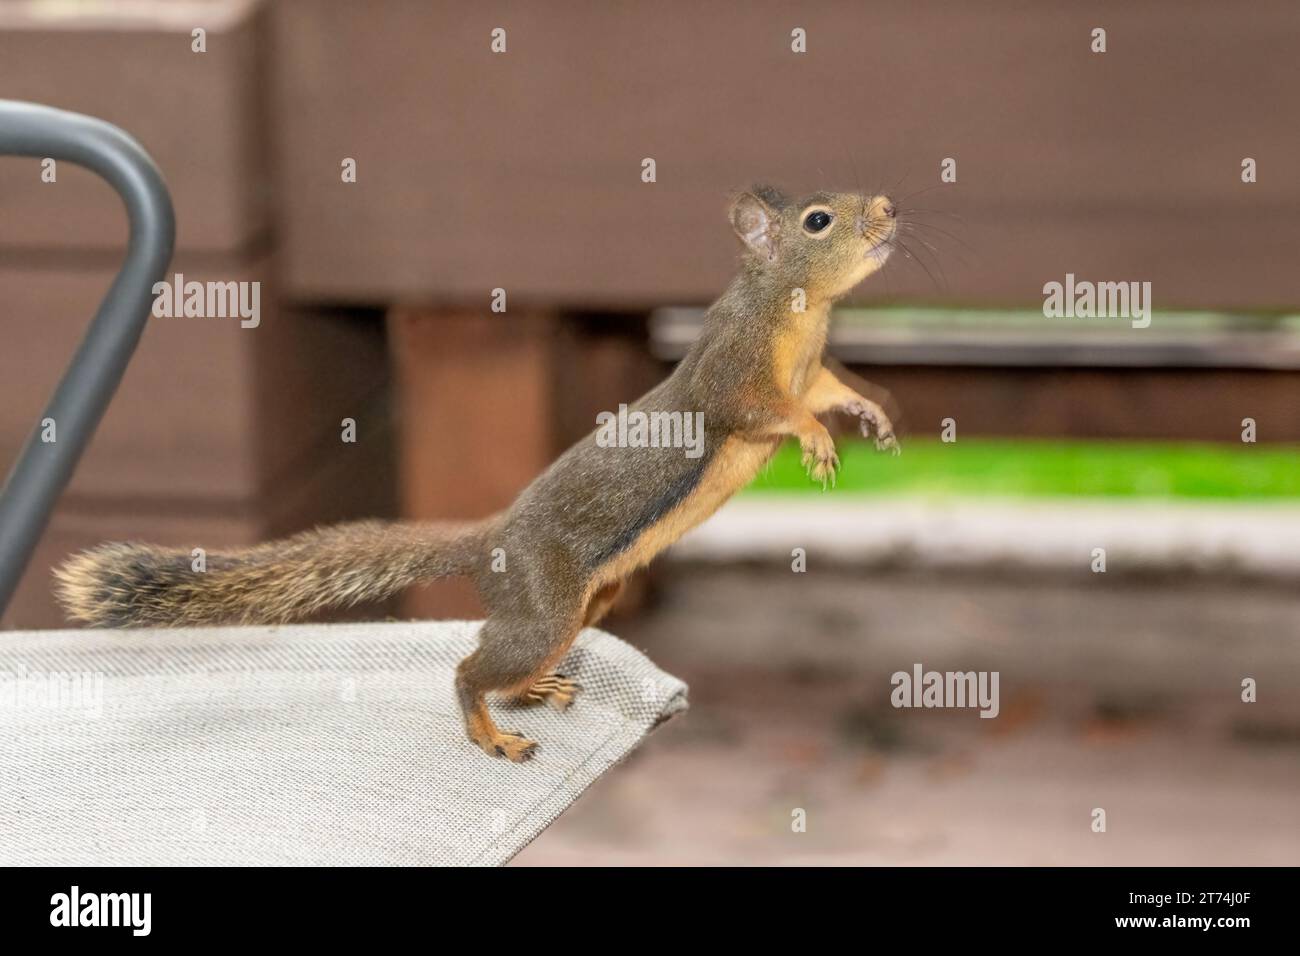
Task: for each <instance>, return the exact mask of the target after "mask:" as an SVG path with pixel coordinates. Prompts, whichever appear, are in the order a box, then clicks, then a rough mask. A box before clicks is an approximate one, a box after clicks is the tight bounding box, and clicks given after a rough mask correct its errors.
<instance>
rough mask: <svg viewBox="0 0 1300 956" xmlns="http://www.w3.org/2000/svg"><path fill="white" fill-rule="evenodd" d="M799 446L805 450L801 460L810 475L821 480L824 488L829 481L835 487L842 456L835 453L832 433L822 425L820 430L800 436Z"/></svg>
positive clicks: (815, 479)
mask: <svg viewBox="0 0 1300 956" xmlns="http://www.w3.org/2000/svg"><path fill="white" fill-rule="evenodd" d="M799 447H800V448H801V449H802V450H803V458H802V459H801V462H802V464H803V467H804V470H805V471H807V472H808V477H809V478H811V479H812V480H813V481H820V482H821V483H822V488H825V487H826V483H827V482H828V481H829V482H830V483H831V486H832V487H834V485H835V473H836V471H838V470H839V467H840V456H839V455H837V454H835V442H834V440H833V439H832V438H831V433H830V432H829V431H827V430H826V428H825V427H822V428H821V430H820V431H815V432H811V433H809V434H807V435H803V436H801V437H800V438H799Z"/></svg>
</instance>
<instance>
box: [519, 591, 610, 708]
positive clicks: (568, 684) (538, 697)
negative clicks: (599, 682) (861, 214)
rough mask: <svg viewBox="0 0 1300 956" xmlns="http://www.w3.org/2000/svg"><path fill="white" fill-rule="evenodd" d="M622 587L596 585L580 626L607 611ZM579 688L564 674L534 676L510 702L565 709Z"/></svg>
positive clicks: (579, 686) (592, 621) (580, 686)
mask: <svg viewBox="0 0 1300 956" xmlns="http://www.w3.org/2000/svg"><path fill="white" fill-rule="evenodd" d="M622 590H623V582H622V581H614V582H612V583H610V584H606V585H604V586H603V587H601V588H599V589H598V590H597V591H596V593H595V594H593V595H592V596H591V598H590V599H589V600H588V601H587V608H586V610H585V611H584V612H583V617H582V626H583V627H594V626H595V625H596V622H597V621H599V620H600V619H601V618H602V617H604V616H605V615H606V614H607V613H608V612H609V609H610V607H611V606H612V605H613V604H614V601H615V600H617V598H618V595H619V592H620V591H622ZM566 647H567V645H566ZM580 690H582V685H581V684H578V683H577V682H576V681H572V680H570V679H569V678H568V677H566V676H565V675H564V674H560V673H550V674H545V675H543V676H542V677H539V678H537V679H536V680H534V681H533V682H532V683H531V684H529V686H528V687H526V688H524V690H523V691H521V692H519V693H517V694H515V695H514V696H513V697H512V698H511V703H513V704H516V705H518V706H520V707H528V706H531V705H533V704H543V703H544V704H550V705H551V706H552V707H555V708H556V709H558V710H568V709H569V706H570V705H571V704H572V703H573V700H574V698H575V697H576V696H577V694H578V691H580Z"/></svg>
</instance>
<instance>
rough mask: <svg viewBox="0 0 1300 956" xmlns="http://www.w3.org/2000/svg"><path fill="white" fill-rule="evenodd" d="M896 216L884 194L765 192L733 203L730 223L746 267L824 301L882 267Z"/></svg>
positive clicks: (762, 189)
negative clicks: (742, 249) (789, 195)
mask: <svg viewBox="0 0 1300 956" xmlns="http://www.w3.org/2000/svg"><path fill="white" fill-rule="evenodd" d="M897 215H898V210H897V208H896V207H895V206H894V203H893V202H892V201H891V200H890V199H889V197H888V196H860V195H858V194H857V193H830V192H818V193H813V194H812V195H811V196H807V197H805V198H803V199H799V200H792V199H788V198H786V197H785V196H783V195H782V194H781V193H780V192H779V191H777V190H775V189H773V188H771V187H770V186H755V187H754V188H753V189H750V190H749V191H747V192H743V193H741V194H740V195H738V196H736V198H735V199H734V200H733V201H732V203H731V225H732V228H733V229H735V230H736V235H737V236H739V237H740V241H741V243H742V244H743V245H744V247H745V256H746V259H747V260H748V261H749V263H750V267H751V268H756V269H760V270H763V271H771V272H774V273H775V274H777V275H779V276H780V277H781V278H782V280H783V281H785V282H788V283H789V284H790V286H791V287H799V288H802V289H804V291H805V292H807V293H808V294H809V296H820V297H825V298H836V297H838V296H841V295H844V294H845V293H846V292H848V291H849V290H850V289H852V288H853V287H854V286H855V285H857V284H858V283H859V282H861V281H862V280H863V279H865V278H866V277H867V276H869V275H871V273H873V272H875V271H876V270H877V269H879V268H880V267H881V266H882V265H884V264H885V260H886V259H888V258H889V254H890V253H891V252H892V251H893V248H894V246H893V239H894V235H895V233H896V232H897V230H898V221H897V219H896V218H895V217H896V216H897Z"/></svg>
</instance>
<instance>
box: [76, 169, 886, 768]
mask: <svg viewBox="0 0 1300 956" xmlns="http://www.w3.org/2000/svg"><path fill="white" fill-rule="evenodd" d="M897 216H898V210H897V208H896V207H895V205H894V203H893V201H892V200H891V199H889V198H888V197H887V196H883V195H876V196H869V195H859V194H856V193H837V192H817V193H814V194H812V195H810V196H807V197H805V198H803V199H799V200H797V201H795V200H791V199H789V198H787V197H786V196H785V195H784V194H782V193H781V192H780V191H778V190H776V189H775V188H772V187H770V186H755V187H753V188H752V189H749V190H747V191H744V192H741V193H739V194H738V195H736V196H734V198H733V199H732V202H731V205H730V220H731V225H732V228H733V229H734V230H735V233H736V235H737V236H738V237H739V239H740V242H741V246H742V256H741V259H742V261H741V267H740V269H739V271H738V274H737V275H736V276H735V278H734V279H733V280H732V282H731V284H730V285H729V286H728V288H727V290H726V291H725V292H724V293H723V295H722V296H721V298H719V299H718V300H717V301H716V302H714V303H713V305H712V306H711V307H710V308H709V309H708V311H707V313H706V314H705V317H704V322H703V330H702V332H701V334H700V336H699V338H698V340H697V341H696V342H695V343H694V344H693V345H692V347H691V348H690V350H689V351H688V352H687V354H686V356H685V357H684V358H683V359H682V360H681V361H680V362H679V363H678V365H677V367H676V368H675V369H674V370H673V372H672V373H671V374H670V375H669V376H668V378H666V379H665V380H664V381H663V382H661V383H660V384H659V385H658V386H657V387H656V388H654V389H652V390H651V391H650V392H648V393H647V394H646V395H645V396H643V397H642V398H641V399H640V400H639V401H637V402H635V403H634V404H633V405H632V406H631V408H632V409H633V410H638V411H642V412H646V413H647V414H652V413H654V412H668V413H673V412H677V413H686V414H694V413H702V415H703V417H702V422H703V427H704V443H703V449H702V451H701V450H699V449H696V451H697V452H698V453H697V454H695V455H694V456H693V457H692V456H688V455H686V454H683V452H682V450H681V449H680V448H671V447H607V446H608V445H609V443H608V442H607V441H605V442H598V441H597V433H596V432H592V433H591V434H589V435H587V436H586V437H585V438H583V439H582V440H581V441H579V442H578V443H577V444H575V445H574V446H573V447H572V448H570V449H569V450H568V451H566V452H565V453H564V454H563V455H561V456H560V457H559V458H558V459H557V460H556V461H555V462H554V463H553V464H552V465H551V466H550V468H548V469H547V470H546V471H545V472H544V473H543V474H542V475H540V476H539V477H538V478H537V479H536V480H534V481H533V482H532V484H530V485H529V486H528V487H527V488H525V489H524V490H523V491H522V492H521V493H520V494H519V497H518V498H517V499H516V500H515V502H514V504H513V505H511V506H510V507H509V508H508V509H507V510H505V511H503V512H501V513H499V514H496V515H494V516H492V517H489V518H486V519H484V520H482V521H477V522H427V523H416V522H393V523H388V522H381V521H361V522H354V523H348V524H341V525H336V526H333V527H324V528H317V529H315V530H311V531H307V532H303V533H301V534H298V535H295V536H293V537H289V538H286V539H284V540H281V541H274V542H270V543H265V544H260V545H256V546H254V547H251V548H247V549H243V550H236V551H231V552H229V553H226V554H210V555H208V556H207V559H206V568H205V570H204V571H203V572H196V571H194V570H192V568H191V563H190V556H189V554H188V553H187V552H185V551H184V550H179V549H164V548H158V547H154V546H151V545H145V544H117V543H110V544H104V545H101V546H99V547H97V548H93V549H91V550H89V551H84V552H82V553H80V554H77V555H75V556H73V557H71V558H70V559H69V560H68V561H67V562H66V563H65V564H64V565H63V566H62V567H60V568H58V569H57V570H56V571H55V578H56V594H57V596H58V598H59V600H60V602H61V603H62V605H63V606H64V608H65V610H66V611H67V613H68V615H69V616H70V617H72V618H74V619H76V620H78V621H82V622H85V623H88V624H91V625H97V626H106V627H130V626H137V627H139V626H143V627H149V626H156V627H164V626H167V627H170V626H187V625H198V624H215V623H237V624H271V623H284V622H288V621H291V620H295V619H299V618H302V617H305V616H308V615H310V614H312V613H313V612H316V611H319V610H322V609H324V608H328V607H345V606H352V605H355V604H358V603H361V602H367V601H376V600H382V599H384V598H387V597H389V596H391V595H393V594H395V593H396V592H398V591H400V590H401V589H403V588H405V587H407V586H408V585H412V584H416V583H418V582H421V581H427V580H429V579H432V578H438V577H442V576H447V575H467V576H469V577H470V578H472V579H473V581H474V582H475V584H476V585H477V588H478V591H479V593H480V595H481V597H482V600H483V604H484V606H485V608H486V610H487V619H486V621H485V622H484V623H483V625H482V628H481V630H480V632H479V638H478V647H477V649H476V650H475V651H474V652H473V653H471V654H470V655H469V656H468V657H466V658H465V659H464V660H463V661H461V662H460V665H459V666H458V668H457V670H456V678H455V684H456V692H457V696H458V699H459V703H460V706H461V709H462V710H463V712H464V717H465V727H466V731H467V733H468V735H469V738H470V739H471V740H472V741H473V742H474V743H475V744H477V745H478V746H480V747H481V748H482V749H483V750H484V751H486V752H487V753H488V754H489V755H495V756H498V757H506V758H508V759H509V760H512V761H515V762H519V761H525V760H528V759H530V758H531V757H532V756H533V755H534V754H535V753H536V751H537V749H538V745H537V744H536V743H535V742H534V741H532V740H529V739H527V738H526V737H524V736H523V735H522V734H520V733H516V732H503V731H501V730H499V729H498V728H497V725H496V724H495V723H494V722H493V720H492V716H491V714H490V713H489V710H488V706H487V702H486V696H487V695H488V694H489V693H493V694H504V695H506V696H507V697H508V698H509V699H512V700H513V701H515V702H517V703H520V704H537V703H542V702H546V703H548V704H550V705H552V706H555V707H557V708H559V709H561V710H563V709H565V708H567V707H568V705H569V704H570V703H572V701H573V699H574V695H575V694H576V693H577V692H578V690H579V689H580V688H579V687H578V686H577V685H576V684H575V683H574V682H573V681H572V680H570V679H569V678H567V677H566V676H564V675H562V674H559V673H556V672H555V667H556V666H557V665H558V663H559V662H560V660H561V659H562V658H563V657H564V655H565V653H566V652H567V651H568V649H569V646H570V645H571V644H572V643H573V640H574V638H575V637H576V636H577V635H578V633H579V631H580V630H581V629H582V628H584V627H588V626H592V625H594V624H596V622H597V621H599V620H600V618H601V617H602V616H603V615H604V613H605V612H606V611H607V610H608V609H609V607H610V605H611V604H612V603H613V602H614V599H615V597H616V596H617V594H618V592H619V589H620V588H621V587H622V583H623V581H624V580H625V579H626V578H627V577H628V576H629V575H630V574H631V573H632V572H633V571H635V570H636V569H638V568H640V567H642V566H644V565H646V564H647V563H649V562H650V560H651V559H653V558H654V557H655V556H656V555H657V554H659V553H660V552H661V551H663V550H664V549H665V548H667V547H668V546H669V545H671V544H672V543H673V542H674V541H676V540H677V539H678V538H679V537H681V536H682V535H683V534H685V533H686V532H687V531H689V530H690V529H691V528H693V527H695V526H696V525H698V524H700V523H701V522H703V521H704V520H705V519H707V518H708V517H709V516H710V515H712V514H713V513H714V512H715V511H716V510H717V509H718V508H719V507H720V506H721V505H722V504H723V503H724V502H725V501H727V499H729V498H730V497H731V496H732V495H733V494H734V493H735V492H736V491H738V490H739V489H741V488H742V487H744V486H745V485H746V484H748V483H749V481H750V480H751V479H753V478H754V477H755V475H756V474H757V473H758V472H759V470H760V469H761V468H762V467H763V466H764V465H765V464H766V463H767V462H768V461H769V459H771V457H772V456H773V454H774V453H775V452H776V450H777V448H778V446H779V445H780V444H781V442H782V441H783V440H784V439H785V438H787V437H793V438H795V439H797V440H798V442H799V446H800V448H801V450H802V452H803V456H802V462H803V466H804V468H805V470H806V471H807V473H808V475H809V476H810V477H811V478H812V479H813V480H814V481H817V482H820V483H821V484H822V486H823V489H824V488H825V486H826V483H827V482H832V483H833V481H834V478H835V474H836V471H837V470H838V468H839V458H838V456H837V455H836V451H835V443H834V441H833V440H832V438H831V434H830V432H829V431H828V430H827V428H826V426H825V425H823V424H822V423H821V422H820V421H818V418H817V416H819V415H826V414H829V413H841V414H844V415H849V416H853V417H855V418H857V419H858V420H859V424H860V428H861V431H862V434H863V436H864V437H870V436H871V434H872V433H873V432H874V435H875V444H876V447H877V448H878V449H881V450H888V451H892V452H893V453H894V454H897V453H898V451H899V445H898V439H897V437H896V436H895V434H894V427H893V424H892V423H891V422H890V420H889V417H888V416H887V415H886V413H885V411H884V409H883V408H882V407H881V405H880V404H879V403H878V402H876V401H872V400H870V399H868V398H866V397H864V395H862V394H861V392H863V391H868V392H869V391H871V390H872V388H873V386H869V385H867V384H866V383H860V384H859V388H858V389H857V390H855V389H854V388H851V387H850V386H849V385H847V384H845V382H844V381H843V380H842V379H843V378H845V377H847V373H846V372H844V370H843V369H839V368H838V367H836V368H837V370H838V371H839V372H840V374H839V375H837V374H836V372H835V371H832V368H831V367H828V365H827V364H826V363H825V362H824V361H823V357H822V353H823V350H824V347H825V344H826V335H827V324H828V321H829V315H830V308H831V306H832V304H833V303H834V302H835V301H836V300H838V299H839V298H841V297H842V296H844V295H845V294H846V293H848V292H849V291H850V290H851V289H852V288H853V287H854V286H856V285H857V284H858V283H859V282H861V281H862V280H863V279H864V278H866V277H867V276H868V275H871V274H872V273H873V272H875V271H877V270H878V269H880V267H881V266H882V265H884V263H885V261H886V260H887V259H888V258H889V255H890V253H891V252H892V251H893V248H894V241H895V236H896V234H897V231H898V219H897ZM799 304H802V305H803V308H802V309H800V308H798V307H797V306H798V305H799ZM876 391H877V393H879V392H880V391H881V390H876ZM498 549H500V550H498ZM494 554H495V555H496V556H497V557H498V558H499V557H501V556H504V570H503V569H502V567H501V562H500V561H495V562H494V559H493V555H494ZM494 564H495V565H496V566H494Z"/></svg>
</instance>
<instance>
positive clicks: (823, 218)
mask: <svg viewBox="0 0 1300 956" xmlns="http://www.w3.org/2000/svg"><path fill="white" fill-rule="evenodd" d="M830 224H831V214H830V213H828V212H822V211H820V210H818V211H817V212H810V213H808V217H807V218H806V219H804V221H803V227H804V228H805V229H807V230H808V231H809V232H821V231H822V230H823V229H825V228H826V227H827V226H829V225H830Z"/></svg>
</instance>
